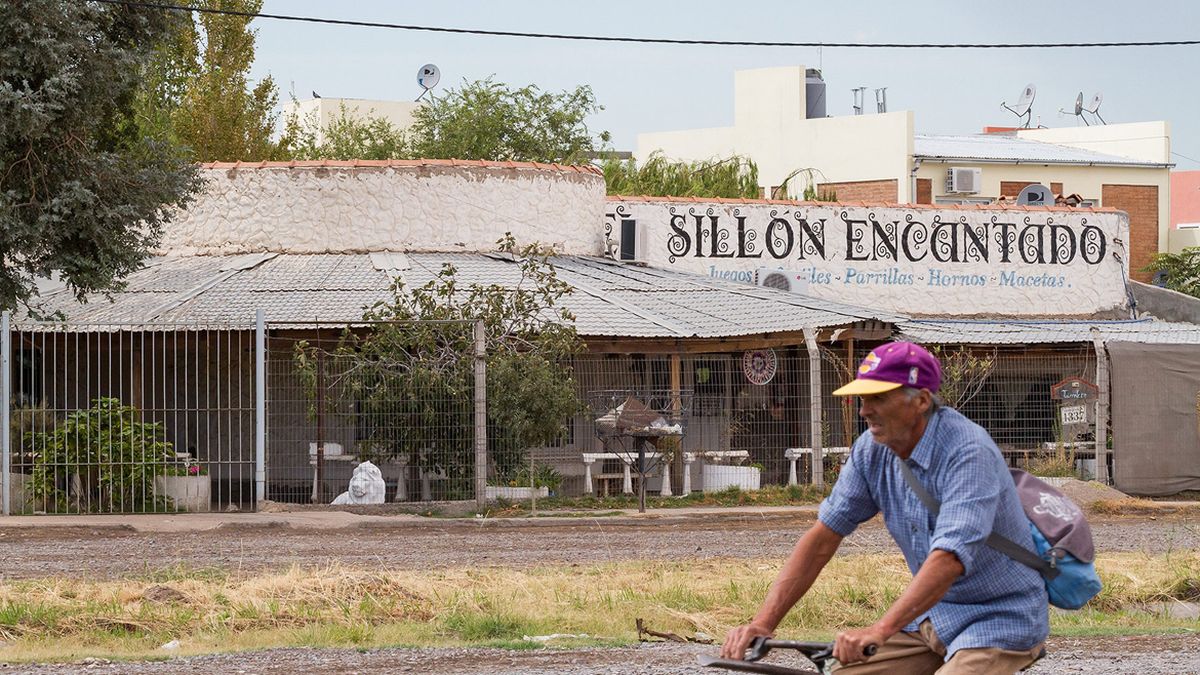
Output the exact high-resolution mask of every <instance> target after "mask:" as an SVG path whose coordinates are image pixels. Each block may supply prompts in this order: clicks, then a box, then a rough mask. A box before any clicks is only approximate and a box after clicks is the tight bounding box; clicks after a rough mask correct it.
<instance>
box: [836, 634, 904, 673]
mask: <svg viewBox="0 0 1200 675" xmlns="http://www.w3.org/2000/svg"><path fill="white" fill-rule="evenodd" d="M889 637H891V636H890V635H888V634H887V632H886V631H883V630H881V629H879V628H877V627H875V626H870V627H869V628H855V629H854V630H847V631H842V632H841V633H838V634H837V639H836V641H835V642H834V643H833V658H835V659H837V660H838V663H842V664H850V663H856V662H858V661H866V660H867V657H868V656H870V655H872V654H874V653H875V649H876V648H878V647H881V646H882V645H883V643H884V642H885V641H886V640H887V639H888V638H889Z"/></svg>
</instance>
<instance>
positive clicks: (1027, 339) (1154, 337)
mask: <svg viewBox="0 0 1200 675" xmlns="http://www.w3.org/2000/svg"><path fill="white" fill-rule="evenodd" d="M897 329H898V335H897V337H898V338H900V339H902V340H911V341H913V342H919V343H927V344H1053V343H1063V342H1091V341H1092V340H1094V339H1095V336H1096V333H1095V332H1093V329H1094V330H1095V331H1097V332H1098V333H1099V335H1100V336H1101V337H1103V338H1104V340H1105V341H1106V342H1107V341H1115V342H1145V343H1159V344H1200V325H1196V324H1191V323H1173V322H1168V321H1153V320H1150V319H1142V320H1130V321H968V320H960V321H954V320H937V321H932V320H912V321H905V322H902V323H900V324H899V325H898V326H897Z"/></svg>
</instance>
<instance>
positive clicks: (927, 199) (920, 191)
mask: <svg viewBox="0 0 1200 675" xmlns="http://www.w3.org/2000/svg"><path fill="white" fill-rule="evenodd" d="M917 203H918V204H932V203H933V179H930V178H918V179H917Z"/></svg>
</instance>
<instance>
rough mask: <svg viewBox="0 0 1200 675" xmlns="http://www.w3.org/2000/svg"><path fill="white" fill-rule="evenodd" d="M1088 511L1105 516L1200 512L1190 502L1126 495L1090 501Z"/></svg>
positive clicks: (1196, 505)
mask: <svg viewBox="0 0 1200 675" xmlns="http://www.w3.org/2000/svg"><path fill="white" fill-rule="evenodd" d="M1087 510H1088V512H1089V513H1094V514H1097V515H1105V516H1146V515H1151V516H1153V515H1156V514H1157V515H1168V514H1175V513H1192V514H1195V513H1197V512H1200V504H1190V503H1170V504H1164V503H1162V502H1157V501H1154V500H1153V499H1143V498H1140V497H1126V498H1124V499H1101V500H1098V501H1094V502H1090V503H1089V504H1088V505H1087Z"/></svg>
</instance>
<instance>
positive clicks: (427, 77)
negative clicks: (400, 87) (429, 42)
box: [417, 63, 442, 101]
mask: <svg viewBox="0 0 1200 675" xmlns="http://www.w3.org/2000/svg"><path fill="white" fill-rule="evenodd" d="M441 79H442V71H441V70H439V69H438V67H437V66H435V65H433V64H432V63H426V64H425V65H423V66H421V67H420V68H419V69H417V84H419V85H421V88H422V89H424V90H425V91H422V92H421V95H420V96H418V97H417V100H418V101H420V100H421V99H423V98H425V94H429V98H430V100H432V99H433V88H434V87H436V86H437V84H438V82H439V81H440V80H441Z"/></svg>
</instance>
